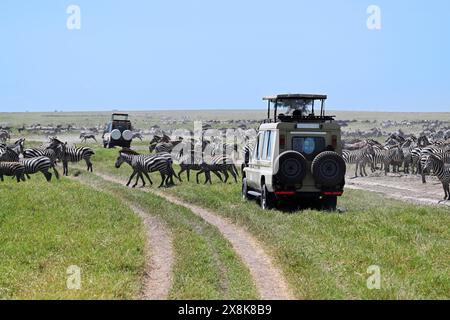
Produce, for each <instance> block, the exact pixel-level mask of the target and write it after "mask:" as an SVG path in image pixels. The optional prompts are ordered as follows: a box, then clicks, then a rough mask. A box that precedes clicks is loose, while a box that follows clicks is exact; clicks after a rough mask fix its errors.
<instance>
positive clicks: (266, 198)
mask: <svg viewBox="0 0 450 320" xmlns="http://www.w3.org/2000/svg"><path fill="white" fill-rule="evenodd" d="M260 203H261V209H263V210H270V209H272V208H273V207H274V205H275V199H274V197H273V194H271V193H270V192H269V191H267V187H266V185H265V184H263V185H262V187H261V201H260Z"/></svg>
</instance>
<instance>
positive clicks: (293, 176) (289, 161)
mask: <svg viewBox="0 0 450 320" xmlns="http://www.w3.org/2000/svg"><path fill="white" fill-rule="evenodd" d="M307 168H308V164H307V162H306V159H305V157H304V156H303V155H302V154H301V153H299V152H296V151H286V152H284V153H282V154H280V156H279V157H278V158H277V159H276V161H275V173H276V177H277V178H278V180H279V182H280V183H281V184H283V185H295V184H300V183H302V182H303V179H305V176H306V173H307V170H308V169H307Z"/></svg>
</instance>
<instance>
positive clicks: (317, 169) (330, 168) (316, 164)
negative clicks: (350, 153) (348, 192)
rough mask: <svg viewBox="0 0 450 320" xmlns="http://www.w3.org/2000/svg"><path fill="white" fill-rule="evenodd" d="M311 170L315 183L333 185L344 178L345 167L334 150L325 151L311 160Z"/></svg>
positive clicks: (339, 182)
mask: <svg viewBox="0 0 450 320" xmlns="http://www.w3.org/2000/svg"><path fill="white" fill-rule="evenodd" d="M311 170H312V175H313V176H314V179H315V181H316V183H317V184H320V185H322V186H325V187H334V186H337V185H339V184H341V183H342V181H343V180H344V178H345V173H346V170H347V167H346V165H345V161H344V159H343V158H342V157H341V156H340V155H338V154H337V153H336V152H333V151H325V152H322V153H320V154H319V155H318V156H317V157H316V158H315V159H314V160H313V162H312V164H311Z"/></svg>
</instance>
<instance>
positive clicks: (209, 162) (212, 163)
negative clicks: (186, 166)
mask: <svg viewBox="0 0 450 320" xmlns="http://www.w3.org/2000/svg"><path fill="white" fill-rule="evenodd" d="M211 172H212V173H214V174H216V175H217V176H218V177H219V178H220V180H222V181H223V182H224V183H226V182H227V181H228V178H229V174H228V173H230V174H231V175H232V176H233V178H234V181H235V182H236V183H237V177H238V176H239V172H238V170H237V169H236V166H235V165H234V163H233V160H232V159H231V158H230V157H228V156H224V155H218V156H212V157H207V158H206V160H205V159H203V162H202V164H201V170H200V171H199V172H197V177H196V178H197V184H198V183H199V179H198V177H199V175H200V174H202V173H205V176H206V180H205V184H207V183H208V181H209V183H210V184H212V181H211V174H210V173H211ZM218 173H222V174H223V175H224V177H225V180H223V179H222V177H221V176H220V175H218Z"/></svg>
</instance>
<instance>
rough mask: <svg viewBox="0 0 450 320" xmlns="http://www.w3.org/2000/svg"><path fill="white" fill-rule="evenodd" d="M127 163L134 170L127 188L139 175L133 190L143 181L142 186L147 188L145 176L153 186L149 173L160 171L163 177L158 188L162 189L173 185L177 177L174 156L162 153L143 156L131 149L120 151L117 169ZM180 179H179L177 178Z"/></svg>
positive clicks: (116, 164)
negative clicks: (173, 164)
mask: <svg viewBox="0 0 450 320" xmlns="http://www.w3.org/2000/svg"><path fill="white" fill-rule="evenodd" d="M124 162H126V163H127V164H129V165H130V166H131V167H132V168H133V173H132V174H131V176H130V178H129V179H128V182H127V184H126V186H127V187H128V186H129V185H130V183H131V180H132V179H133V178H134V177H135V176H136V175H137V177H136V182H135V184H134V185H133V188H135V187H136V185H137V184H138V182H139V179H141V180H142V186H143V187H144V186H145V180H144V177H143V175H145V176H146V177H147V179H148V180H149V182H150V184H153V182H152V180H151V179H150V176H149V175H148V173H151V172H156V171H159V173H160V175H161V184H160V185H159V187H158V188H161V187H162V186H163V185H164V184H165V185H166V187H169V186H170V185H171V184H172V185H173V184H174V183H173V178H172V177H173V176H175V177H177V175H176V173H175V171H174V170H173V167H172V156H171V155H170V154H169V153H160V154H156V155H142V154H139V153H137V152H136V151H133V150H131V149H122V150H120V151H119V156H118V158H117V160H116V163H115V167H116V168H120V167H121V165H122V164H123V163H124ZM177 178H178V177H177ZM178 179H179V178H178Z"/></svg>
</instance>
